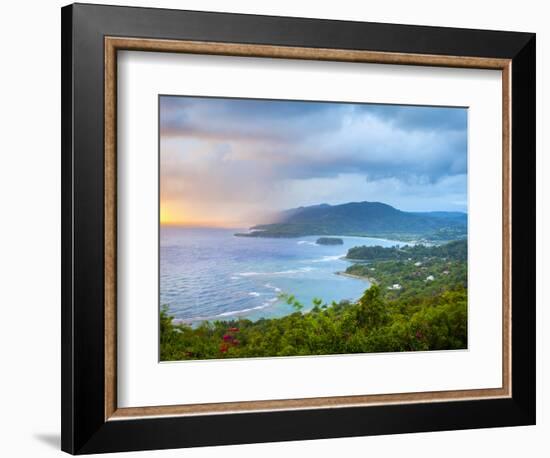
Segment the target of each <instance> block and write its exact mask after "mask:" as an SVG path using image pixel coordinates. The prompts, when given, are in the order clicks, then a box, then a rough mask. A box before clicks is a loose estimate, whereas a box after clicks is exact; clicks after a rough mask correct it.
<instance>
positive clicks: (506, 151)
mask: <svg viewBox="0 0 550 458" xmlns="http://www.w3.org/2000/svg"><path fill="white" fill-rule="evenodd" d="M119 50H128V51H149V52H175V53H187V54H207V55H223V56H240V57H267V58H281V59H302V60H321V61H340V62H358V63H378V64H397V65H422V66H435V67H460V68H478V69H493V70H500V71H501V72H502V240H503V242H502V261H503V262H502V275H503V277H502V278H503V283H502V318H503V323H502V381H503V384H502V387H500V388H490V389H472V390H454V391H431V392H417V393H400V394H377V395H359V396H356V395H354V396H335V397H319V398H303V399H284V400H265V401H241V402H223V403H208V404H181V405H170V406H143V407H129V408H128V407H127V408H119V407H118V405H117V369H116V368H117V336H116V332H117V324H116V323H117V321H116V320H117V313H116V291H117V279H116V272H117V269H116V256H117V254H116V251H117V250H116V247H117V218H116V214H117V153H116V151H117V145H116V139H117V124H116V123H117V51H119ZM511 66H512V63H511V60H510V59H493V58H481V57H462V56H438V55H424V54H404V53H389V52H375V51H359V50H344V49H321V48H301V47H288V46H271V45H250V44H239V43H214V42H198V41H179V40H157V39H142V38H121V37H105V81H104V89H105V94H104V96H105V114H104V122H105V126H104V129H105V145H104V148H105V150H104V154H105V166H104V167H105V189H104V191H105V194H104V195H105V197H104V199H105V200H104V206H105V208H104V212H105V233H104V239H105V253H104V254H105V266H104V267H105V270H104V272H105V286H104V288H105V398H104V401H105V420H106V421H111V420H120V419H124V420H128V419H136V418H143V417H151V416H181V415H206V414H225V413H235V412H237V413H244V412H254V411H256V412H257V411H273V410H297V409H317V408H336V407H351V406H367V405H380V404H403V403H422V402H438V401H459V400H474V399H489V398H507V397H511V393H512V367H511V345H512V335H511V286H512V283H511V237H512V227H511V186H512V184H511Z"/></svg>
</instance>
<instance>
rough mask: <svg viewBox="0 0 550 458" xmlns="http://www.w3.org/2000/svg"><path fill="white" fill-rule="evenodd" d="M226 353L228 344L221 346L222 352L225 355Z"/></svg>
mask: <svg viewBox="0 0 550 458" xmlns="http://www.w3.org/2000/svg"><path fill="white" fill-rule="evenodd" d="M226 351H227V345H226V344H221V345H220V352H222V353H225V352H226Z"/></svg>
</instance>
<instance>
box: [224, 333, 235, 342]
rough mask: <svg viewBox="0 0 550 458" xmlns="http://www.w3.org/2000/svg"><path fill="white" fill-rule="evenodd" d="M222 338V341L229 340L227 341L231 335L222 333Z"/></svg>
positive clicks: (230, 338)
mask: <svg viewBox="0 0 550 458" xmlns="http://www.w3.org/2000/svg"><path fill="white" fill-rule="evenodd" d="M222 339H223V340H224V342H229V341H231V340H233V336H230V335H229V334H224V336H223V337H222Z"/></svg>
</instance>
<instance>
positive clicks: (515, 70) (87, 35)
mask: <svg viewBox="0 0 550 458" xmlns="http://www.w3.org/2000/svg"><path fill="white" fill-rule="evenodd" d="M61 14H62V37H61V38H62V39H61V47H62V49H61V50H62V68H61V70H62V72H61V73H62V164H61V167H62V201H61V203H62V323H61V325H62V386H61V393H62V407H61V413H62V436H61V442H62V449H63V450H64V451H66V452H69V453H72V454H86V453H101V452H117V451H130V450H148V449H165V448H177V447H193V446H205V445H223V444H240V443H258V442H271V441H289V440H306V439H318V438H335V437H349V436H360V435H378V434H394V433H407V432H424V431H441V430H453V429H469V428H484V427H501V426H516V425H532V424H535V418H536V415H535V414H536V408H535V401H536V399H535V375H536V374H535V358H536V348H535V337H536V335H535V289H536V288H535V281H536V280H535V258H536V245H535V239H536V237H535V235H536V233H535V107H536V94H535V34H532V33H519V32H503V31H486V30H469V29H452V28H443V27H424V26H410V25H393V24H379V23H362V22H351V21H330V20H319V19H303V18H287V17H269V16H254V15H242V14H227V13H207V12H196V11H178V10H167V9H149V8H133V7H113V6H103V5H89V4H74V5H69V6H66V7H64V8H62V12H61ZM105 36H114V37H117V36H118V37H139V38H155V39H174V40H196V41H206V42H222V43H247V44H260V45H262V44H263V45H280V46H296V47H313V48H329V49H330V48H334V49H348V50H370V51H380V52H395V53H413V54H429V55H441V56H445V55H447V56H469V57H486V58H506V59H511V60H512V73H511V85H512V91H511V94H512V96H511V97H512V100H511V107H512V113H511V117H512V129H511V142H512V147H511V151H512V190H511V206H512V227H513V230H512V257H511V259H512V285H513V287H512V301H511V302H512V335H513V340H512V352H511V368H512V396H511V397H510V398H506V399H484V400H464V401H446V402H430V403H407V404H392V405H374V406H365V407H342V408H333V409H330V408H320V409H310V410H288V411H272V412H254V413H233V414H231V413H229V414H223V415H197V416H174V417H157V418H143V419H131V420H124V419H117V420H116V421H106V420H105V412H104V399H105V385H104V381H105V366H104V361H105V360H104V356H105V325H104V294H105V293H104V282H105V274H104V224H105V215H104V156H103V151H104V134H105V133H104V98H103V95H104V86H103V84H104V37H105Z"/></svg>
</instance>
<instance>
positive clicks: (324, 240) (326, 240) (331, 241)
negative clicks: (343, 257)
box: [315, 237, 344, 245]
mask: <svg viewBox="0 0 550 458" xmlns="http://www.w3.org/2000/svg"><path fill="white" fill-rule="evenodd" d="M315 243H316V244H317V245H343V244H344V241H343V240H342V239H339V238H336V237H319V238H318V239H317V241H316V242H315Z"/></svg>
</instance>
